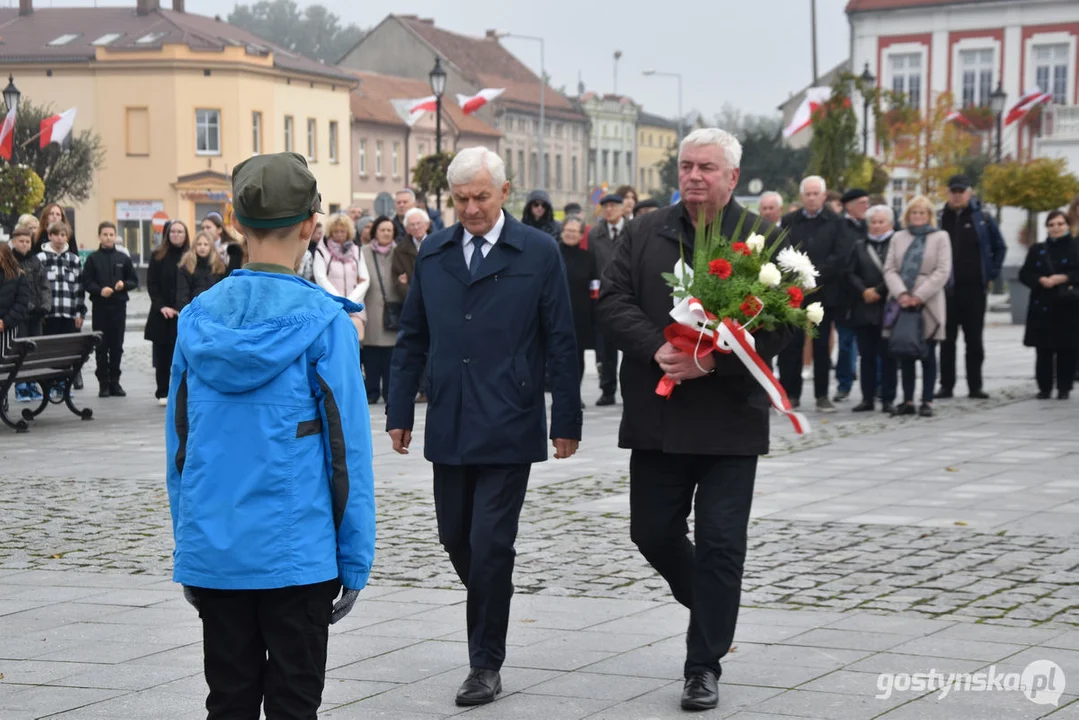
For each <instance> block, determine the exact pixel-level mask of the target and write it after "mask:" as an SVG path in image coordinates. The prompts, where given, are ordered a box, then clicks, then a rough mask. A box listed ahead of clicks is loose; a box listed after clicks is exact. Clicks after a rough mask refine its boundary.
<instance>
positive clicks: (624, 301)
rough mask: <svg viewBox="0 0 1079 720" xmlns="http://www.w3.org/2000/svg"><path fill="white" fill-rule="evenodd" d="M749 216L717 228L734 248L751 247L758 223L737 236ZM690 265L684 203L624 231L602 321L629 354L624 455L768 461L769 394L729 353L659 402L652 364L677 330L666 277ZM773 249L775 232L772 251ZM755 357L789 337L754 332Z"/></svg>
mask: <svg viewBox="0 0 1079 720" xmlns="http://www.w3.org/2000/svg"><path fill="white" fill-rule="evenodd" d="M743 211H744V210H743V208H742V207H741V206H740V205H739V204H738V203H737V202H735V201H733V200H732V201H731V202H730V203H729V204H728V205H727V208H726V209H725V210H724V212H723V216H722V219H721V221H720V222H721V223H722V225H721V228H722V229H723V233H724V235H726V236H727V237H728V238H729V239H730V240H731V242H736V241H739V240H745V239H747V238H748V237H749V235H750V229H751V228H752V227H753V225H754V223H756V221H757V216H756V215H755V214H753V213H749V212H747V213H746V219H745V222H744V224H743V226H742V232H741V235H740V236H739V237H732V236H733V234H734V229H735V226H736V225H737V224H738V220H739V218H740V217H741V216H742V213H743ZM680 239H681V244H682V245H683V246H684V247H685V249H684V253H685V256H686V257H692V256H693V240H694V232H693V225H692V223H691V221H690V218H689V214H688V212H687V211H686V209H685V206H684V205H683V204H682V203H678V204H677V205H672V206H670V207H667V208H663V209H661V210H655V211H653V212H650V213H648V214H647V215H644V216H642V217H641V218H640V219H637V220H634V221H633V222H632V223H629V224H628V225H627V226H626V230H625V231H624V232H623V237H622V239H621V240H620V241H619V243H618V245H617V246H616V248H615V252H614V259H613V260H612V262H611V265H610V267H609V268H607V271H606V273H604V276H603V283H602V288H601V290H600V299H599V321H600V325H601V327H602V329H603V331H604V332H605V333H606V334H607V335H608V336H610V337H611V338H612V339H613V340H614V342H615V344H616V345H617V346H618V348H619V349H620V350H622V351H623V352H624V353H625V358H624V360H623V361H622V371H621V379H622V400H623V406H624V407H623V413H622V426H621V428H620V430H619V433H618V446H619V447H622V448H631V449H635V450H661V451H663V452H666V453H685V454H693V455H764V454H766V453H767V452H768V417H769V414H770V412H771V411H770V408H771V403H770V402H769V400H768V396H767V395H766V394H765V392H764V389H763V388H761V387H760V385H758V384H757V382H756V381H755V380H754V379H753V378H752V376H750V374H749V371H748V370H746V369H745V366H744V365H742V363H741V362H740V361H739V360H738V359H737V358H736V357H735V356H734V355H733V354H729V355H727V354H718V353H717V354H716V372H715V374H713V375H710V376H706V377H702V378H698V379H696V380H691V381H689V382H687V383H684V384H683V385H681V386H679V387H676V388H675V390H674V393H673V394H672V395H671V396H670V398H669V399H664V398H662V397H660V396H659V395H657V394H656V385H657V384H658V383H659V381H660V379H661V378H662V377H663V372H662V371H661V370H660V369H659V365H658V364H656V362H655V360H654V359H653V358H654V356H655V354H656V352H657V351H658V350H659V349H660V348H661V347H662V346H663V344H664V343H665V342H666V339H665V338H664V336H663V329H664V328H665V327H666V326H667V325H669V324H670V323H671V318H670V311H671V308H672V307H673V302H672V299H671V289H670V287H668V286H667V283H666V281H665V280H664V279H663V277H662V275H661V273H665V272H671V271H672V270H673V269H674V266H675V264H676V263H677V262H678V260H679V257H680V251H679V240H680ZM774 240H775V233H774V231H772V232H770V233H769V235H768V242H769V243H771V242H773V241H774ZM753 336H754V338H755V340H756V346H757V352H758V353H760V355H761V356H762V357H763V358H764V360H765V362H770V359H771V358H772V357H774V356H775V355H776V354H777V353H778V352H779V351H780V349H781V348H782V347H783V345H784V344H785V343H786V342H787V340H789V339H790V336H791V333H790V331H789V330H786V329H784V330H777V331H776V332H771V333H770V332H764V331H760V332H756V333H754V334H753Z"/></svg>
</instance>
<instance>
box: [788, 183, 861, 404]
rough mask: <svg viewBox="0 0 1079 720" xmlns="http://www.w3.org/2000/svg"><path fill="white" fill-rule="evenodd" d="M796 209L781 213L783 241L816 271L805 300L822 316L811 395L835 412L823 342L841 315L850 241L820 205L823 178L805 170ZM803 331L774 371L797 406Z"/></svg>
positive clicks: (815, 344)
mask: <svg viewBox="0 0 1079 720" xmlns="http://www.w3.org/2000/svg"><path fill="white" fill-rule="evenodd" d="M800 189H801V197H802V208H801V209H800V210H795V211H794V212H791V213H787V214H786V215H784V216H783V220H782V222H781V224H782V226H783V229H784V230H786V231H787V232H788V235H787V244H789V245H791V246H793V247H795V248H797V249H799V250H801V251H802V252H804V253H806V254H807V255H809V259H810V260H812V261H813V265H814V266H816V268H817V272H819V273H820V276H819V277H818V278H817V285H818V286H819V287H820V289H819V290H818V291H817V292H816V293H814V294H813V295H812V296H810V297H807V298H806V302H807V303H808V302H820V303H821V305H823V306H824V320H823V321H822V322H821V324H820V325H819V326H818V327H817V330H818V335H817V337H816V338H814V339H813V396H814V397H815V398H816V399H817V410H818V411H820V412H826V413H833V412H835V409H836V408H835V404H834V403H833V402H832V401H831V399H830V398H829V397H828V385H829V380H830V378H831V370H832V359H831V353H830V352H829V351H828V343H829V340H830V337H831V334H832V327H833V326H834V325H835V323H836V320H842V319H843V318H845V317H846V314H847V303H848V296H849V292H848V288H847V278H846V275H847V272H848V270H849V267H850V253H851V250H852V249H853V243H852V242H848V238H847V234H846V232H845V230H844V228H843V219H842V218H841V217H839V216H838V215H836V214H835V213H834V212H832V211H831V210H830V209H828V208H827V207H826V206H825V204H824V201H825V197H826V195H825V193H826V191H827V186H826V185H825V182H824V178H821V177H818V176H816V175H810V176H809V177H807V178H805V179H804V180H802V184H801V188H800ZM804 344H805V333H800V332H796V333H795V334H794V337H793V341H792V342H791V343H790V344H789V345H787V347H786V349H785V350H784V351H783V352H782V353H780V356H779V376H780V381H781V382H782V383H783V389H784V390H786V391H787V397H788V398H790V401H791V405H793V406H795V407H798V406H799V405H800V404H801V400H802V347H803V346H804Z"/></svg>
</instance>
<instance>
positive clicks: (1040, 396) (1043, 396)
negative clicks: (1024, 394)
mask: <svg viewBox="0 0 1079 720" xmlns="http://www.w3.org/2000/svg"><path fill="white" fill-rule="evenodd" d="M1035 397H1036V398H1038V399H1039V400H1048V399H1049V398H1051V397H1053V395H1052V393H1047V392H1040V393H1038V394H1037V395H1035Z"/></svg>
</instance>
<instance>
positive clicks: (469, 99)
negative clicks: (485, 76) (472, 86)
mask: <svg viewBox="0 0 1079 720" xmlns="http://www.w3.org/2000/svg"><path fill="white" fill-rule="evenodd" d="M504 92H506V88H484V89H483V90H480V91H479V92H478V93H476V94H475V95H461V94H460V93H458V94H457V104H458V105H460V106H461V110H462V111H463V112H464V114H465V115H471V114H472V113H474V112H476V111H477V110H479V109H480V108H481V107H483V106H484V105H486V104H487V103H489V102H491V101H492V100H494V99H495V98H496V97H498V96H499V95H501V94H502V93H504Z"/></svg>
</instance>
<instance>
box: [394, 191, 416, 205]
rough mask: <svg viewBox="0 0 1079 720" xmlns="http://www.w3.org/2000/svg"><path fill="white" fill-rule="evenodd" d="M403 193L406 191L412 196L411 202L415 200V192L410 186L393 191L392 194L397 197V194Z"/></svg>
mask: <svg viewBox="0 0 1079 720" xmlns="http://www.w3.org/2000/svg"><path fill="white" fill-rule="evenodd" d="M405 193H408V196H409V197H410V198H412V202H416V193H415V192H414V191H413V190H412V188H401V189H400V190H398V191H397V192H395V193H394V194H393V196H394V197H397V196H398V195H403V194H405Z"/></svg>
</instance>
